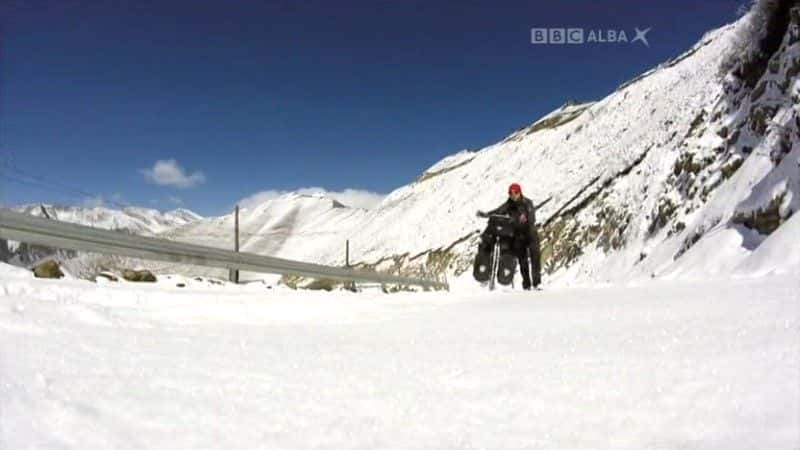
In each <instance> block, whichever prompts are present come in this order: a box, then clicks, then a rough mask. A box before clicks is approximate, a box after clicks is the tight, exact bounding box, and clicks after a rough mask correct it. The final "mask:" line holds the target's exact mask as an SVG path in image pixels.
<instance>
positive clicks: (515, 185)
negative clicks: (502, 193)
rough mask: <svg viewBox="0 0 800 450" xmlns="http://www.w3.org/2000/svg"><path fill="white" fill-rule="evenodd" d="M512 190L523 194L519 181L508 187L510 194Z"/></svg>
mask: <svg viewBox="0 0 800 450" xmlns="http://www.w3.org/2000/svg"><path fill="white" fill-rule="evenodd" d="M512 192H516V193H518V194H522V186H520V185H519V183H511V186H509V187H508V193H509V195H510V194H511V193H512Z"/></svg>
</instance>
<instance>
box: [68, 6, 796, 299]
mask: <svg viewBox="0 0 800 450" xmlns="http://www.w3.org/2000/svg"><path fill="white" fill-rule="evenodd" d="M799 29H800V2H798V1H797V0H784V1H771V0H766V1H760V2H757V3H756V4H755V5H754V6H753V8H752V10H751V11H750V12H749V13H748V14H747V15H745V16H744V17H742V18H741V19H739V20H738V21H737V22H735V23H733V24H730V25H727V26H725V27H722V28H720V29H717V30H713V31H711V32H709V33H707V34H706V35H705V36H703V37H702V39H700V41H699V42H698V43H697V44H696V45H694V46H693V47H692V48H691V49H689V50H688V51H686V52H685V53H683V54H682V55H680V56H678V57H676V58H674V59H672V60H670V61H667V62H665V63H663V64H661V65H659V66H658V67H656V68H654V69H652V70H649V71H647V72H646V73H644V74H642V75H640V76H638V77H636V78H635V79H633V80H631V81H629V82H627V83H625V84H624V85H622V86H620V87H619V88H618V89H616V90H615V91H614V92H612V93H611V94H610V95H608V96H607V97H605V98H603V99H601V100H599V101H596V102H585V103H576V102H568V103H566V104H565V105H564V106H562V107H560V108H558V109H556V110H555V111H553V112H552V113H550V114H548V115H546V116H544V117H542V118H540V119H539V120H537V121H535V122H534V123H532V124H531V125H529V126H526V127H523V128H521V129H519V130H517V131H515V132H514V133H512V134H511V135H509V136H508V137H507V138H505V139H503V140H502V141H500V142H498V143H496V144H493V145H490V146H487V147H485V148H482V149H479V150H476V151H468V150H463V151H460V152H458V153H455V154H453V155H451V156H449V157H447V158H444V159H443V160H442V161H440V162H438V163H436V164H434V165H433V166H431V167H430V168H429V169H427V170H425V171H424V172H423V173H422V174H421V175H420V176H419V177H417V178H416V180H414V181H413V182H412V183H410V184H408V185H406V186H403V187H400V188H399V189H397V190H395V191H394V192H392V193H391V194H390V195H388V196H387V197H386V198H385V199H384V200H383V201H382V202H381V203H380V204H379V205H378V206H377V207H375V208H373V209H370V210H362V209H356V208H349V207H346V206H344V205H342V204H340V203H337V202H336V201H335V200H332V199H330V198H326V197H325V196H324V195H321V194H320V195H310V196H309V195H300V194H288V195H284V196H282V197H279V198H276V199H273V200H270V201H268V202H266V203H264V204H262V205H259V206H258V207H255V208H251V209H249V210H243V211H242V212H241V224H240V225H241V243H242V245H241V250H242V251H247V252H252V253H257V254H264V255H274V256H281V257H287V258H293V259H298V260H304V261H312V262H317V263H323V264H338V265H343V264H344V258H345V256H344V245H345V241H346V240H350V247H351V253H350V255H351V256H350V259H351V261H354V262H356V263H357V264H358V265H360V266H365V267H374V268H378V269H381V270H389V271H395V272H401V273H404V274H423V275H427V276H441V275H446V276H448V277H450V278H451V279H452V278H453V276H456V277H458V276H462V275H463V276H465V277H469V271H470V267H471V263H472V257H473V255H474V252H475V248H476V244H477V239H478V235H479V233H480V231H481V229H482V228H483V227H484V225H485V224H484V222H483V221H482V220H479V219H477V218H476V217H475V212H476V211H477V210H479V209H482V210H485V209H489V208H493V207H495V206H497V205H499V204H500V203H501V202H503V201H504V200H505V192H506V188H507V186H508V184H509V183H511V182H519V183H521V184H522V186H523V193H524V194H525V195H526V196H528V197H530V198H531V199H532V200H533V201H534V203H535V204H537V205H540V207H539V209H538V211H537V219H538V222H539V225H540V228H539V230H540V236H541V238H542V251H543V258H542V261H543V267H544V272H545V278H546V282H548V283H553V282H561V283H584V282H588V283H592V282H606V281H623V280H628V279H637V278H651V277H658V278H662V277H705V276H709V275H723V274H731V273H734V272H736V273H740V272H741V271H742V270H744V269H743V268H747V270H746V271H745V272H746V273H760V272H763V271H764V270H778V271H781V270H800V264H797V263H791V264H790V263H789V262H791V261H796V260H797V258H793V257H792V256H794V255H796V254H797V253H799V252H800V248H798V246H797V245H782V246H779V245H776V244H771V243H770V240H771V239H772V238H773V236H774V235H775V234H777V233H776V232H778V231H780V234H781V236H783V237H782V238H781V242H792V241H793V237H795V236H797V237H798V239H794V242H800V225H798V221H797V220H790V218H791V217H792V214H793V212H795V211H797V210H798V208H799V207H800V168H799V165H800V81H798V73H800V32H799V31H798V30H799ZM126 211H127V210H126ZM61 215H62V216H63V217H69V214H67V213H61ZM142 216H144V217H148V218H149V220H145V219H143V218H141V217H142ZM125 217H126V219H125V220H126V221H123V220H122V219H121V218H118V217H117V216H108V217H106V218H104V220H102V221H101V220H97V221H96V222H98V223H99V222H103V223H104V224H106V226H108V227H113V226H114V225H109V223H112V224H113V223H116V225H121V226H122V227H132V228H133V227H135V226H138V227H139V229H141V227H143V226H144V225H135V226H134V225H128V222H127V221H129V220H132V221H134V223H137V224H138V223H140V222H141V223H145V222H146V223H147V226H148V227H149V228H148V230H158V231H160V232H161V233H162V235H164V236H166V237H169V238H172V239H176V240H180V241H186V242H194V243H200V244H203V245H211V246H215V247H220V248H232V245H233V228H234V226H233V220H234V219H233V216H232V215H228V216H222V217H217V218H209V219H201V220H192V219H195V218H194V216H193V215H192V216H189V218H188V219H189V220H187V222H189V223H185V224H184V226H181V227H180V228H175V227H172V226H169V225H168V224H169V223H170V221H169V220H166V219H163V220H160V219H159V218H158V217H154V216H153V215H147V214H136V213H134V212H128V213H126V216H125ZM136 217H139V219H140V221H139V222H137V221H135V218H136ZM67 220H69V219H67ZM83 220H85V219H83ZM109 221H111V222H109ZM114 221H116V222H114ZM134 229H135V228H134ZM158 231H157V232H158ZM762 246H767V248H770V249H771V250H770V252H768V253H769V254H771V255H772V257H774V258H776V259H777V260H780V261H783V262H784V263H785V264H790V265H789V266H786V265H784V266H780V265H779V266H778V267H774V264H773V263H771V262H769V261H767V259H765V258H763V257H759V258H757V259H754V258H755V256H756V255H757V254H762V255H763V254H764V253H765V252H759V249H760V248H761V247H762ZM757 261H758V262H757ZM148 264H149V263H148ZM792 264H793V265H792ZM767 267H769V269H767ZM157 269H158V270H162V271H176V272H189V273H198V272H201V273H203V274H206V275H210V274H214V275H219V276H221V275H223V273H222V271H220V270H217V269H203V268H185V267H181V266H175V265H170V266H169V267H165V266H164V265H158V266H157ZM252 276H253V277H262V276H261V275H252Z"/></svg>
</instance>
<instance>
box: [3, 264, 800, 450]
mask: <svg viewBox="0 0 800 450" xmlns="http://www.w3.org/2000/svg"><path fill="white" fill-rule="evenodd" d="M6 267H7V266H6ZM261 289H263V287H262V288H261ZM261 289H259V288H258V287H251V288H231V287H228V288H212V287H209V288H202V287H198V286H188V287H187V288H185V289H178V288H166V287H165V286H138V285H131V284H126V285H121V286H113V285H106V286H98V285H94V284H91V283H88V282H82V281H63V280H62V281H41V280H33V279H30V278H28V277H23V276H21V275H20V274H19V273H17V272H13V271H10V270H8V269H6V270H5V271H4V272H3V273H2V277H0V449H4V450H5V449H32V448H37V449H38V448H74V449H109V448H114V449H145V448H147V449H150V448H162V449H167V448H170V449H176V448H214V449H218V448H230V449H250V448H265V449H283V448H285V449H300V448H336V449H343V448H353V449H364V448H396V449H409V448H437V449H439V448H441V449H452V448H489V449H517V448H531V449H726V450H733V449H787V450H794V449H797V448H800V300H799V299H798V292H800V283H799V282H798V280H797V277H796V276H772V277H764V278H757V279H740V280H733V281H714V282H707V283H704V284H702V285H701V284H692V283H687V282H678V281H674V282H669V283H667V282H658V281H654V282H651V283H646V284H640V285H638V286H635V285H631V286H617V287H605V288H592V289H589V288H586V289H583V288H571V289H567V288H564V289H552V290H548V291H544V292H536V293H522V292H513V293H512V292H499V293H486V292H476V291H470V292H464V293H449V294H448V293H417V294H414V293H403V294H393V295H384V294H379V293H361V294H351V293H346V292H344V293H319V292H293V291H280V290H276V291H266V290H263V291H262V290H261Z"/></svg>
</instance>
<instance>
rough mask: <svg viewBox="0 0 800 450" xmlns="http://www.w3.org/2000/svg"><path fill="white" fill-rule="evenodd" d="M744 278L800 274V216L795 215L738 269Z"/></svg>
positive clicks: (737, 271) (738, 272)
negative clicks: (775, 274) (777, 274)
mask: <svg viewBox="0 0 800 450" xmlns="http://www.w3.org/2000/svg"><path fill="white" fill-rule="evenodd" d="M735 273H737V274H739V275H744V276H763V275H767V274H772V273H795V274H800V214H794V215H793V216H792V217H791V218H790V219H789V220H788V221H787V222H786V223H784V224H783V225H781V226H780V227H779V228H778V229H777V230H776V231H775V232H774V233H773V234H771V235H770V236H769V238H767V240H765V241H764V242H763V243H762V244H761V245H760V246H759V247H758V248H757V249H755V251H753V252H752V253H751V254H749V255H748V257H747V258H746V259H745V260H744V261H742V262H741V263H740V264H739V265H738V267H737V268H736V271H735Z"/></svg>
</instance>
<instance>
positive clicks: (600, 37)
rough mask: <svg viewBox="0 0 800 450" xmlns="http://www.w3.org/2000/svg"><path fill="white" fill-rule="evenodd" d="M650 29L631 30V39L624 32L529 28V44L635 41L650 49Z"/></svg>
mask: <svg viewBox="0 0 800 450" xmlns="http://www.w3.org/2000/svg"><path fill="white" fill-rule="evenodd" d="M650 30H651V28H645V29H642V30H640V29H639V28H636V27H634V28H633V35H634V36H633V39H630V40H629V39H628V33H626V32H625V30H614V29H608V30H587V29H585V28H531V44H616V43H631V44H632V43H634V42H636V41H639V42H641V43H642V44H644V46H645V47H650V43H649V42H648V41H647V33H648V32H650Z"/></svg>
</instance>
